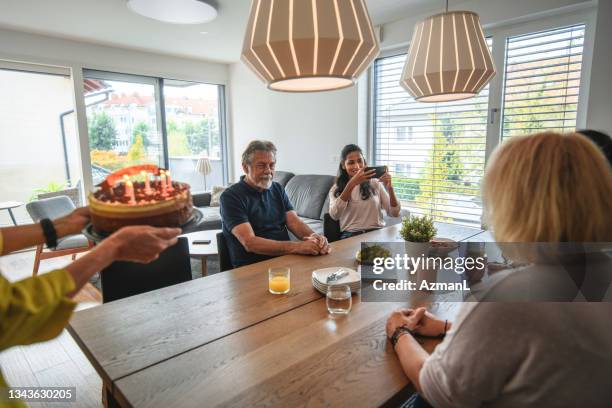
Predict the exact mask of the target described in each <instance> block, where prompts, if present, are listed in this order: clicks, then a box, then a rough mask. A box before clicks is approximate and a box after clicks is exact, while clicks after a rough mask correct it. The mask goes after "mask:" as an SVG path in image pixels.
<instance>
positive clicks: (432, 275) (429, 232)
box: [400, 215, 437, 285]
mask: <svg viewBox="0 0 612 408" xmlns="http://www.w3.org/2000/svg"><path fill="white" fill-rule="evenodd" d="M436 233H437V230H436V227H435V226H434V223H433V219H432V218H431V217H428V216H426V215H424V216H418V215H410V216H407V217H404V218H403V219H402V228H401V229H400V236H401V237H402V238H403V239H404V241H406V255H407V256H408V257H410V258H412V259H416V258H421V257H422V258H426V257H428V256H429V251H430V241H431V239H432V238H433V237H434V236H435V235H436ZM413 265H414V264H413ZM414 273H416V281H417V285H420V283H421V281H423V280H425V281H435V279H436V271H435V270H427V269H426V268H423V267H419V268H418V270H416V271H414V270H413V271H412V272H411V275H413V274H414Z"/></svg>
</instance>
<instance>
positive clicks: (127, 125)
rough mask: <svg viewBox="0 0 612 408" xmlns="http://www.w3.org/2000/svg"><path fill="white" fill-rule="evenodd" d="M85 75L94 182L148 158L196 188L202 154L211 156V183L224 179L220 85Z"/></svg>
mask: <svg viewBox="0 0 612 408" xmlns="http://www.w3.org/2000/svg"><path fill="white" fill-rule="evenodd" d="M84 77H85V79H84V81H85V84H84V85H85V91H86V93H85V104H86V105H87V122H88V133H89V146H90V156H91V165H92V175H93V183H94V184H97V183H100V182H101V181H102V180H103V179H104V178H105V177H106V175H108V174H109V173H110V172H112V171H115V170H117V169H120V168H123V167H126V166H131V165H137V164H147V163H148V164H155V165H158V166H160V167H164V168H169V169H170V170H171V171H172V172H173V179H174V180H179V181H184V182H187V183H189V184H190V185H191V186H192V189H193V190H194V191H200V190H202V189H203V188H204V182H203V178H202V176H201V175H200V174H198V173H196V171H195V168H196V163H197V160H198V158H199V157H201V156H206V157H209V158H210V159H211V164H212V173H211V174H210V175H208V176H207V177H208V182H209V184H210V185H213V184H219V185H223V184H225V180H226V174H227V172H226V160H224V154H223V153H224V152H223V148H224V143H223V138H224V136H223V135H224V132H223V129H224V126H222V125H223V124H222V120H221V118H222V117H223V116H222V112H223V93H224V87H223V86H220V85H209V84H201V83H195V82H186V81H177V80H170V79H162V78H153V77H144V76H136V75H126V74H115V73H109V72H100V71H91V70H86V71H85V72H84ZM164 123H165V127H164V126H163V125H162V124H164Z"/></svg>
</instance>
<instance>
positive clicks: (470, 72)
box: [400, 1, 495, 102]
mask: <svg viewBox="0 0 612 408" xmlns="http://www.w3.org/2000/svg"><path fill="white" fill-rule="evenodd" d="M493 76H495V65H494V64H493V58H492V57H491V53H490V52H489V47H488V46H487V43H486V41H485V37H484V33H483V31H482V27H481V26H480V18H479V17H478V14H476V13H474V12H471V11H451V12H449V11H448V1H447V3H446V12H445V13H441V14H436V15H433V16H430V17H428V18H426V19H425V20H423V21H421V22H419V23H417V24H416V26H415V28H414V32H413V34H412V41H411V42H410V48H409V50H408V56H407V58H406V63H405V65H404V70H403V72H402V77H401V80H400V85H401V86H402V87H403V88H404V89H405V90H406V91H408V93H409V94H410V95H412V96H413V97H414V98H415V99H416V100H417V101H419V102H446V101H455V100H459V99H467V98H471V97H473V96H475V95H477V94H478V93H479V92H480V91H481V90H482V88H484V87H485V85H486V84H487V83H488V82H489V81H490V80H491V78H493Z"/></svg>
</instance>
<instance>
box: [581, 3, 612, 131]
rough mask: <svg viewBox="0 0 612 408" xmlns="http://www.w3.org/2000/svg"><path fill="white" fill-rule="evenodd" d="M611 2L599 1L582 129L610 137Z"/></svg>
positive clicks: (611, 81)
mask: <svg viewBox="0 0 612 408" xmlns="http://www.w3.org/2000/svg"><path fill="white" fill-rule="evenodd" d="M611 21H612V1H611V0H599V6H598V10H597V28H596V31H595V42H594V44H593V64H592V67H591V86H590V92H589V109H588V112H587V122H586V125H587V127H588V128H590V129H597V130H601V131H604V132H606V133H608V134H610V135H612V80H611V79H610V74H611V73H612V69H611V67H612V46H611V45H610V41H612V25H611V24H610V22H611Z"/></svg>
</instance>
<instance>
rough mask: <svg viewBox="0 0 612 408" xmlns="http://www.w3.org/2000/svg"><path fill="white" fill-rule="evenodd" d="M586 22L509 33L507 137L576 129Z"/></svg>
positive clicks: (504, 124)
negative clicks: (543, 29) (555, 27)
mask: <svg viewBox="0 0 612 408" xmlns="http://www.w3.org/2000/svg"><path fill="white" fill-rule="evenodd" d="M584 32H585V25H584V24H579V25H573V26H570V27H563V28H558V29H554V30H548V31H544V32H539V33H533V34H526V35H519V36H514V37H508V38H507V39H506V58H505V75H504V78H505V79H504V100H503V111H502V115H503V122H502V123H503V124H502V135H503V137H504V138H506V137H510V136H515V135H521V134H530V133H536V132H541V131H546V130H552V131H561V132H567V131H573V130H575V128H576V113H577V110H578V95H579V90H580V74H581V70H582V52H583V45H584Z"/></svg>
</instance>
